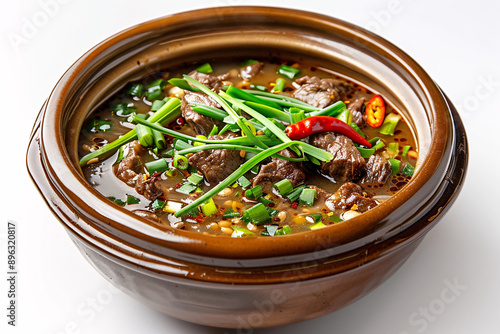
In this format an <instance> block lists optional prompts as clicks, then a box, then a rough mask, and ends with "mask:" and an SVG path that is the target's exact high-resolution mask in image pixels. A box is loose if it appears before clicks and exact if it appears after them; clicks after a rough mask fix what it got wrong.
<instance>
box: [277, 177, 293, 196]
mask: <svg viewBox="0 0 500 334" xmlns="http://www.w3.org/2000/svg"><path fill="white" fill-rule="evenodd" d="M274 187H275V188H276V189H278V191H279V193H280V195H282V196H285V195H287V194H289V193H290V192H292V191H293V185H292V182H290V180H288V179H283V180H281V181H279V182H277V183H276V184H275V185H274Z"/></svg>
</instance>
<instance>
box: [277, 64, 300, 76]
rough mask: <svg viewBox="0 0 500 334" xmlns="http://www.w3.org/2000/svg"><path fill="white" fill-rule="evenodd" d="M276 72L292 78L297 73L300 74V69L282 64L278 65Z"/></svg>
mask: <svg viewBox="0 0 500 334" xmlns="http://www.w3.org/2000/svg"><path fill="white" fill-rule="evenodd" d="M276 73H278V74H281V75H282V76H285V77H287V78H288V79H294V78H295V77H296V76H297V75H299V74H300V70H299V69H298V68H295V67H292V66H288V65H285V64H282V65H281V66H280V67H278V70H277V71H276Z"/></svg>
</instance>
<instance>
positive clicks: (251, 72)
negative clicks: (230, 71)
mask: <svg viewBox="0 0 500 334" xmlns="http://www.w3.org/2000/svg"><path fill="white" fill-rule="evenodd" d="M262 66H264V64H263V63H261V62H256V63H253V64H250V65H247V66H245V67H243V68H242V69H241V70H240V75H241V77H242V78H243V79H245V80H246V81H250V80H252V79H253V78H254V77H255V76H257V75H258V74H259V73H260V71H261V70H262Z"/></svg>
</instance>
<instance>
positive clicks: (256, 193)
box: [245, 186, 262, 199]
mask: <svg viewBox="0 0 500 334" xmlns="http://www.w3.org/2000/svg"><path fill="white" fill-rule="evenodd" d="M260 196H262V188H261V186H255V187H253V188H250V189H247V190H246V191H245V197H247V198H250V199H257V198H259V197H260Z"/></svg>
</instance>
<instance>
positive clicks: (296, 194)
mask: <svg viewBox="0 0 500 334" xmlns="http://www.w3.org/2000/svg"><path fill="white" fill-rule="evenodd" d="M305 187H306V186H300V187H297V188H295V189H293V191H292V192H290V193H289V194H288V195H286V197H287V198H288V199H289V200H290V202H292V203H293V202H295V201H296V200H298V199H299V196H300V194H301V193H302V190H304V189H305Z"/></svg>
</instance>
